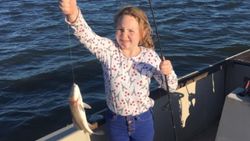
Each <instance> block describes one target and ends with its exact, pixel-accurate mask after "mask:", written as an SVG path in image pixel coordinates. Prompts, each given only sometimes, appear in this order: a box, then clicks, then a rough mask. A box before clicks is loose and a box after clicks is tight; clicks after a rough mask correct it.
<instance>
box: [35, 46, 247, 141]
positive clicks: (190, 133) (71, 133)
mask: <svg viewBox="0 0 250 141" xmlns="http://www.w3.org/2000/svg"><path fill="white" fill-rule="evenodd" d="M249 78H250V49H248V50H245V51H243V52H241V53H238V54H236V55H233V56H231V57H228V58H226V59H224V60H222V61H219V62H217V63H215V64H212V65H209V66H208V67H206V68H203V69H201V70H198V71H194V72H192V73H190V74H187V75H185V76H183V77H180V78H179V79H178V81H179V85H178V89H177V90H176V92H174V93H171V94H170V98H171V103H169V102H168V101H169V99H168V94H166V92H165V91H164V90H162V89H159V88H157V89H155V90H152V91H151V94H150V96H151V97H152V98H153V99H154V100H155V105H154V107H153V113H154V122H155V123H154V125H155V139H154V140H155V141H166V140H169V141H172V140H177V141H214V140H216V141H224V140H225V141H226V140H227V141H230V139H231V140H233V139H234V138H233V137H237V138H238V139H237V140H240V141H244V140H249V139H250V135H249V133H248V134H247V132H248V131H249V129H250V120H249V119H250V100H249V99H250V95H249V96H243V95H241V94H242V93H243V92H244V91H245V89H244V84H245V82H246V81H249ZM235 100H236V101H238V106H235V105H237V104H235V102H234V101H235ZM232 103H234V104H232ZM169 104H171V107H172V111H170V110H169ZM239 105H241V106H243V107H244V105H247V106H245V107H244V108H241V107H240V106H239ZM106 110H107V109H106V108H105V107H104V109H103V110H101V111H99V112H97V114H99V115H100V114H101V115H102V114H104V113H105V111H106ZM241 110H243V111H241ZM244 110H245V111H244ZM239 111H241V112H239ZM239 113H241V114H242V115H239ZM171 116H172V117H173V119H174V120H173V122H172V120H171ZM242 116H243V117H242ZM233 117H234V118H233ZM230 118H231V119H230ZM232 123H234V124H232ZM231 124H232V125H233V126H231ZM241 124H242V125H241ZM173 125H175V128H173ZM104 127H105V121H103V120H100V121H98V128H97V129H95V130H101V131H102V130H104ZM230 127H231V128H230ZM174 129H175V130H174ZM241 134H243V135H241ZM174 135H176V139H174V137H175V136H174ZM45 140H47V141H50V140H62V141H72V140H73V141H78V140H81V141H90V140H91V141H108V139H107V137H106V135H105V134H104V135H89V134H86V133H84V132H82V131H79V130H77V129H76V128H75V127H74V125H73V124H70V125H67V126H66V127H63V128H61V129H59V130H57V131H55V132H52V133H50V134H48V135H45V136H44V137H41V138H39V139H38V141H45Z"/></svg>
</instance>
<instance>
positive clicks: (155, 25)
mask: <svg viewBox="0 0 250 141" xmlns="http://www.w3.org/2000/svg"><path fill="white" fill-rule="evenodd" d="M148 3H149V6H150V10H151V13H152V17H153V22H154V27H155V32H156V37H157V42H158V45H159V48H160V56H161V59H162V60H165V58H164V56H163V51H162V47H161V44H160V36H159V33H158V29H157V24H156V20H155V14H154V9H153V6H152V2H151V0H148ZM164 78H165V82H166V89H167V97H168V103H167V104H166V106H167V105H169V109H170V112H171V122H172V125H173V129H174V140H175V141H177V134H176V126H175V122H174V117H173V116H174V113H173V109H172V100H171V97H170V94H169V87H168V79H167V77H166V75H165V76H164Z"/></svg>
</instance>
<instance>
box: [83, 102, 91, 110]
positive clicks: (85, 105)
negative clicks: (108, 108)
mask: <svg viewBox="0 0 250 141" xmlns="http://www.w3.org/2000/svg"><path fill="white" fill-rule="evenodd" d="M83 107H84V108H86V109H91V108H92V107H91V106H90V105H89V104H87V103H84V102H83Z"/></svg>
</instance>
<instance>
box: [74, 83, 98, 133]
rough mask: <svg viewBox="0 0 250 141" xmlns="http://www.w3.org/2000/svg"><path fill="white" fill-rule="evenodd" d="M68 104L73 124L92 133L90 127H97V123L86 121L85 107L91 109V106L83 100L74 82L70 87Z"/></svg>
mask: <svg viewBox="0 0 250 141" xmlns="http://www.w3.org/2000/svg"><path fill="white" fill-rule="evenodd" d="M69 105H70V111H71V114H72V118H73V123H74V125H75V126H76V127H77V128H78V129H79V130H82V131H84V132H85V133H89V134H93V133H94V132H93V131H92V129H94V128H97V125H96V124H97V123H95V124H90V123H88V121H87V117H86V112H85V109H91V106H90V105H88V104H87V103H84V102H83V100H82V95H81V91H80V89H79V86H78V85H77V84H76V83H73V85H72V87H71V91H70V96H69Z"/></svg>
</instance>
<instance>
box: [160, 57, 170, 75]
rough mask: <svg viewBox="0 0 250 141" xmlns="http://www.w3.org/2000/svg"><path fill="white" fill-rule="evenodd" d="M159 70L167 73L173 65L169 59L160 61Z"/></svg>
mask: <svg viewBox="0 0 250 141" xmlns="http://www.w3.org/2000/svg"><path fill="white" fill-rule="evenodd" d="M160 70H161V73H162V74H164V75H169V74H170V73H171V72H172V70H173V66H172V64H171V61H170V60H163V61H161V63H160Z"/></svg>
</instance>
